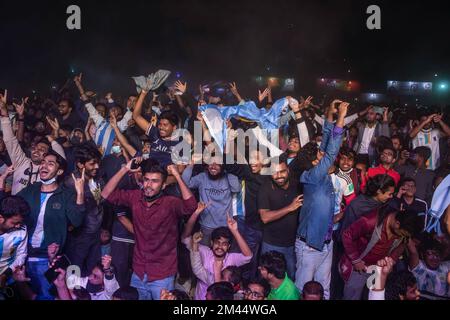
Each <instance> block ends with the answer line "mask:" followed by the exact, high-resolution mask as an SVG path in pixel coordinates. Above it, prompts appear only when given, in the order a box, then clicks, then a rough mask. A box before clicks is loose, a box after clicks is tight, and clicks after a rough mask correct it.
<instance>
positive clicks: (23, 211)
mask: <svg viewBox="0 0 450 320" xmlns="http://www.w3.org/2000/svg"><path fill="white" fill-rule="evenodd" d="M29 213H30V206H29V205H28V202H26V201H25V200H24V199H23V198H22V197H19V196H8V197H6V198H3V199H2V201H1V202H0V215H1V216H2V217H3V218H5V219H8V218H11V217H13V216H16V215H21V216H23V217H25V216H27V215H28V214H29Z"/></svg>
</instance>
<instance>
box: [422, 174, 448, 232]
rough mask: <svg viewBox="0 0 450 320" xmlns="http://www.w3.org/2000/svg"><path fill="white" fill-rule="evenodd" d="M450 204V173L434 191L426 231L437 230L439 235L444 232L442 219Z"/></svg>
mask: <svg viewBox="0 0 450 320" xmlns="http://www.w3.org/2000/svg"><path fill="white" fill-rule="evenodd" d="M449 205H450V175H448V176H447V177H446V178H445V179H444V180H442V182H441V183H440V184H439V186H438V187H437V188H436V191H434V194H433V199H432V200H431V207H430V210H428V215H427V220H428V218H430V220H428V221H427V222H425V223H426V231H427V232H432V231H436V233H437V234H438V235H441V234H442V230H441V226H440V219H441V218H442V215H443V214H444V212H445V210H447V208H448V206H449Z"/></svg>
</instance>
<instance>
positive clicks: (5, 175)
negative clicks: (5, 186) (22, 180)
mask: <svg viewBox="0 0 450 320" xmlns="http://www.w3.org/2000/svg"><path fill="white" fill-rule="evenodd" d="M14 170H16V169H15V168H14V165H10V166H9V167H8V168H7V169H6V170H5V172H3V174H2V175H1V176H0V180H5V179H6V178H7V177H9V176H10V175H12V174H13V173H14Z"/></svg>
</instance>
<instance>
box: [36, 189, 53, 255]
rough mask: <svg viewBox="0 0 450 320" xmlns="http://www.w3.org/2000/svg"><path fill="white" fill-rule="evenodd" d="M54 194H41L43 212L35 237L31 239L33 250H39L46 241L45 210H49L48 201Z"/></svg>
mask: <svg viewBox="0 0 450 320" xmlns="http://www.w3.org/2000/svg"><path fill="white" fill-rule="evenodd" d="M52 194H53V192H52V193H44V192H41V210H40V211H39V216H38V220H37V223H36V228H35V229H34V233H33V236H32V237H31V246H32V247H33V248H39V247H40V246H41V244H42V240H43V239H44V216H45V209H46V208H47V201H48V199H50V197H51V196H52Z"/></svg>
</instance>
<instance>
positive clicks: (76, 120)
mask: <svg viewBox="0 0 450 320" xmlns="http://www.w3.org/2000/svg"><path fill="white" fill-rule="evenodd" d="M58 112H59V115H58V122H59V123H60V125H61V127H63V126H65V125H70V126H72V127H74V128H82V127H84V125H83V121H82V120H81V119H80V117H79V116H78V114H77V112H76V110H75V108H74V104H73V102H72V101H70V100H68V99H63V100H61V101H60V102H59V104H58Z"/></svg>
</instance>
